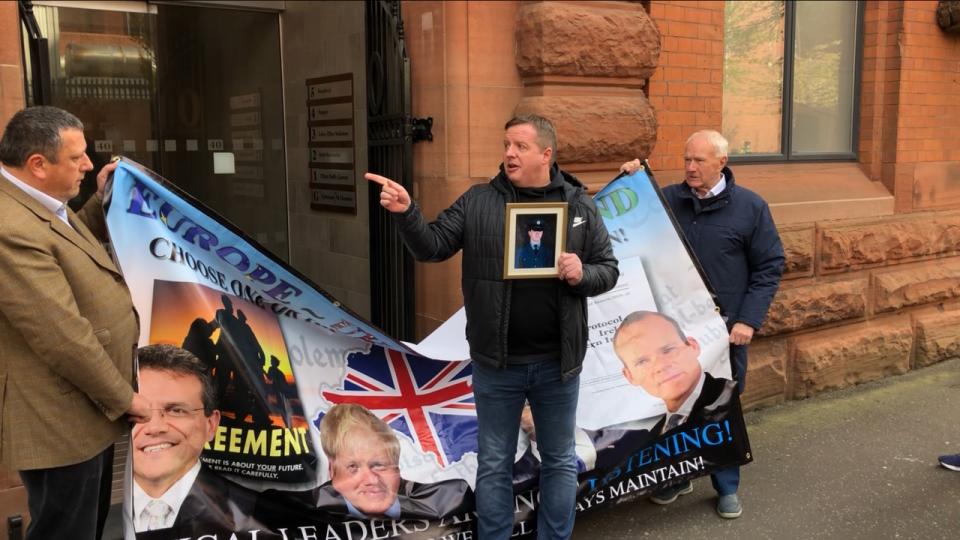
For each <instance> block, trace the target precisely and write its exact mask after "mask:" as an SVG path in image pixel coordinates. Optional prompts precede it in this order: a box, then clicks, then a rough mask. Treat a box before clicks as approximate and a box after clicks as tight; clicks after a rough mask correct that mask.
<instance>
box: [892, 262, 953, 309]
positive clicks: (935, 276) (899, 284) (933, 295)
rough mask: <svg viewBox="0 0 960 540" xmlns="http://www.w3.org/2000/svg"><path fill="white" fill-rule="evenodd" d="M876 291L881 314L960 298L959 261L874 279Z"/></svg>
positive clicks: (925, 265)
mask: <svg viewBox="0 0 960 540" xmlns="http://www.w3.org/2000/svg"><path fill="white" fill-rule="evenodd" d="M874 289H875V290H874V298H875V310H876V311H877V312H878V313H882V312H885V311H894V310H897V309H900V308H902V307H906V306H916V305H921V304H929V303H933V302H942V301H944V300H949V299H952V298H958V297H960V259H950V261H949V262H946V263H944V262H942V261H930V262H929V263H926V264H923V265H920V266H912V267H911V268H909V269H906V270H897V271H893V272H884V273H878V274H876V276H875V277H874Z"/></svg>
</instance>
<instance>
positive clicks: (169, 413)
mask: <svg viewBox="0 0 960 540" xmlns="http://www.w3.org/2000/svg"><path fill="white" fill-rule="evenodd" d="M150 410H151V411H159V412H160V418H187V417H189V416H193V415H194V413H196V412H197V411H202V410H203V407H197V408H196V409H189V408H187V407H184V406H182V405H168V406H166V407H164V408H162V409H150Z"/></svg>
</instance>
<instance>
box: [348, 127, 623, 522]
mask: <svg viewBox="0 0 960 540" xmlns="http://www.w3.org/2000/svg"><path fill="white" fill-rule="evenodd" d="M505 130H506V132H505V133H504V138H503V163H502V164H501V166H500V172H499V174H497V175H496V176H494V177H493V179H492V180H490V182H488V183H485V184H479V185H475V186H473V187H471V188H470V189H468V190H467V191H466V193H464V194H463V195H461V196H460V198H458V199H457V200H456V202H454V203H453V205H451V206H450V207H449V208H447V209H446V210H444V211H443V212H441V213H440V215H439V216H438V217H437V219H436V221H434V222H432V223H427V222H426V221H425V220H424V217H423V214H422V213H421V211H420V208H419V206H418V205H417V204H416V203H415V202H413V201H411V199H410V196H409V194H408V193H407V191H406V190H405V189H404V188H403V186H401V185H400V184H398V183H396V182H394V181H392V180H390V179H388V178H384V177H382V176H378V175H375V174H370V173H367V175H366V178H367V179H368V180H371V181H374V182H377V183H379V184H381V186H382V189H381V193H380V204H381V206H383V207H384V208H386V209H387V210H388V211H390V212H392V213H393V216H394V219H395V221H396V223H397V225H398V228H399V231H400V235H401V237H402V238H403V241H404V243H405V244H406V245H407V248H408V249H409V250H410V252H411V253H412V254H413V256H414V257H415V258H416V259H417V260H420V261H443V260H446V259H449V258H450V257H452V256H453V255H455V254H456V253H457V252H458V251H460V250H461V249H462V250H463V266H462V272H463V277H462V283H461V285H462V289H463V300H464V307H465V309H466V313H467V341H468V342H469V344H470V355H471V358H472V359H473V361H474V362H473V370H474V371H473V390H474V396H475V399H476V407H477V419H478V421H479V426H480V428H479V429H480V432H479V447H480V452H479V456H478V470H477V484H476V498H477V519H478V526H479V531H478V532H479V538H483V539H484V540H488V539H492V540H497V539H505V538H509V537H510V536H511V534H512V533H513V514H514V501H513V481H512V470H513V457H514V454H515V452H516V449H517V434H518V433H519V429H520V413H521V411H522V410H523V406H524V403H525V402H526V401H529V402H530V406H531V409H532V412H533V417H534V422H535V423H536V425H537V426H538V429H537V442H538V448H539V451H540V454H541V458H542V464H541V469H540V481H541V483H540V497H541V500H540V507H539V510H538V517H537V531H538V532H537V534H538V538H540V539H564V538H569V537H570V535H571V534H572V532H573V520H574V512H575V504H576V490H577V462H576V454H575V452H574V447H575V434H574V429H575V425H574V420H575V412H576V408H577V397H578V393H579V381H580V379H579V374H580V369H581V364H582V362H583V357H584V353H585V351H586V338H587V320H586V313H587V308H586V298H587V297H588V296H594V295H597V294H601V293H603V292H606V291H608V290H610V289H611V288H613V286H614V284H615V283H616V281H617V277H618V276H619V270H618V269H617V260H616V259H615V258H614V256H613V250H612V248H611V246H610V239H609V237H608V236H607V231H606V228H605V227H604V224H603V221H602V220H601V218H600V216H599V215H598V214H597V209H596V206H595V205H594V204H593V201H592V200H591V199H590V197H588V196H587V193H586V190H585V189H584V187H583V185H582V184H581V183H580V181H579V180H577V179H576V178H575V177H574V176H572V175H570V174H568V173H566V172H563V171H561V170H560V168H559V167H558V166H557V165H556V164H555V163H554V162H555V153H556V146H557V138H556V132H555V130H554V128H553V124H551V123H550V121H549V120H547V119H546V118H543V117H540V116H537V115H533V114H528V115H521V116H516V117H514V118H513V119H511V120H510V121H509V122H507V124H506V126H505ZM512 202H566V203H567V205H568V215H569V216H570V222H569V223H567V224H563V225H562V226H565V227H566V228H567V229H566V246H565V251H563V252H561V253H560V255H559V256H558V259H557V266H558V268H559V279H553V278H544V279H523V280H504V279H503V277H502V273H503V265H504V245H503V244H504V242H503V238H504V226H505V215H506V205H507V203H512ZM559 226H561V224H558V227H559Z"/></svg>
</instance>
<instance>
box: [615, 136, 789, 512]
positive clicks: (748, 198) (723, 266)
mask: <svg viewBox="0 0 960 540" xmlns="http://www.w3.org/2000/svg"><path fill="white" fill-rule="evenodd" d="M728 146H729V145H728V143H727V140H726V139H725V138H724V137H723V135H721V134H720V133H718V132H716V131H712V130H703V131H698V132H696V133H694V134H693V135H691V136H690V138H689V139H687V143H686V146H685V147H684V152H683V161H684V172H685V178H684V181H683V182H681V183H677V184H672V185H669V186H667V187H665V188H663V196H664V198H665V199H666V201H667V204H668V205H669V207H670V210H671V211H672V212H673V215H674V217H675V218H676V220H677V223H678V224H679V225H680V229H681V230H682V231H683V235H684V236H685V237H686V239H687V242H688V243H689V245H690V247H691V248H692V249H693V252H694V254H695V255H696V257H697V260H698V261H699V263H700V266H701V268H703V271H704V273H705V274H706V276H707V280H708V281H709V282H710V285H712V287H713V289H714V291H715V292H716V294H717V301H718V303H719V305H720V314H721V315H722V316H723V318H724V319H725V320H726V322H727V330H728V331H729V333H730V364H731V366H730V367H731V369H732V370H733V376H734V379H736V381H737V382H738V384H739V388H738V389H739V392H740V393H741V394H742V393H743V387H744V382H745V380H746V375H747V345H749V344H750V341H751V340H752V339H753V334H754V332H755V331H756V330H758V329H759V328H760V326H761V325H762V324H763V320H764V319H765V318H766V316H767V310H768V309H769V308H770V302H772V301H773V296H774V294H776V292H777V288H778V287H779V286H780V276H781V275H782V273H783V263H784V255H783V246H782V245H781V243H780V235H779V234H778V233H777V227H776V225H775V224H774V222H773V217H772V216H771V215H770V208H769V207H768V206H767V203H766V201H764V200H763V199H762V198H761V197H760V196H759V195H757V194H756V193H754V192H752V191H750V190H749V189H746V188H744V187H742V186H740V185H737V184H736V181H735V180H734V176H733V171H731V170H730V168H729V167H727V166H726V165H727V149H728ZM640 166H641V165H640V160H633V161H631V162H628V163H624V164H623V165H622V166H621V167H620V170H621V171H623V172H627V173H631V174H632V173H634V172H636V171H637V170H639V169H640ZM711 479H712V480H713V487H714V489H716V491H717V494H718V495H719V499H718V501H717V513H718V514H719V515H720V516H721V517H723V518H727V519H733V518H738V517H740V514H741V513H742V512H743V507H742V505H741V503H740V497H739V496H738V495H737V491H738V489H739V486H740V468H739V467H729V468H726V469H723V470H719V471H716V472H715V473H714V474H713V475H712V476H711ZM692 491H693V486H692V485H691V484H690V483H689V482H687V483H684V484H681V485H679V486H677V487H675V488H671V489H668V490H665V491H663V492H660V493H658V494H655V495H654V496H653V497H651V499H650V500H651V501H653V502H655V503H657V504H669V503H672V502H673V501H675V500H677V496H678V495H683V494H687V493H690V492H692Z"/></svg>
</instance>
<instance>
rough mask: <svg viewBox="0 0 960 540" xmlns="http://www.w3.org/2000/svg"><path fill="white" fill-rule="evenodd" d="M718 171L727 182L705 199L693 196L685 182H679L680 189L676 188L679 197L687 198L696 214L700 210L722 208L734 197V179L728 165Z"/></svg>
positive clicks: (706, 210)
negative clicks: (712, 195)
mask: <svg viewBox="0 0 960 540" xmlns="http://www.w3.org/2000/svg"><path fill="white" fill-rule="evenodd" d="M720 172H721V173H722V174H723V176H724V178H725V180H726V182H727V186H726V187H725V188H723V191H721V192H720V193H718V194H717V195H716V196H715V197H709V198H706V199H701V198H699V197H695V196H694V195H693V193H691V191H690V188H689V187H688V186H687V183H686V182H681V183H680V184H681V186H680V187H681V189H679V190H678V191H679V196H680V198H681V199H687V200H689V201H690V203H691V204H692V205H693V210H694V212H696V213H698V214H699V213H700V212H709V211H712V210H717V209H720V208H723V207H724V206H726V205H727V204H729V203H730V199H732V198H733V197H734V192H735V189H736V180H735V179H734V177H733V171H731V170H730V167H724V168H723V169H722V170H721V171H720Z"/></svg>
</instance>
